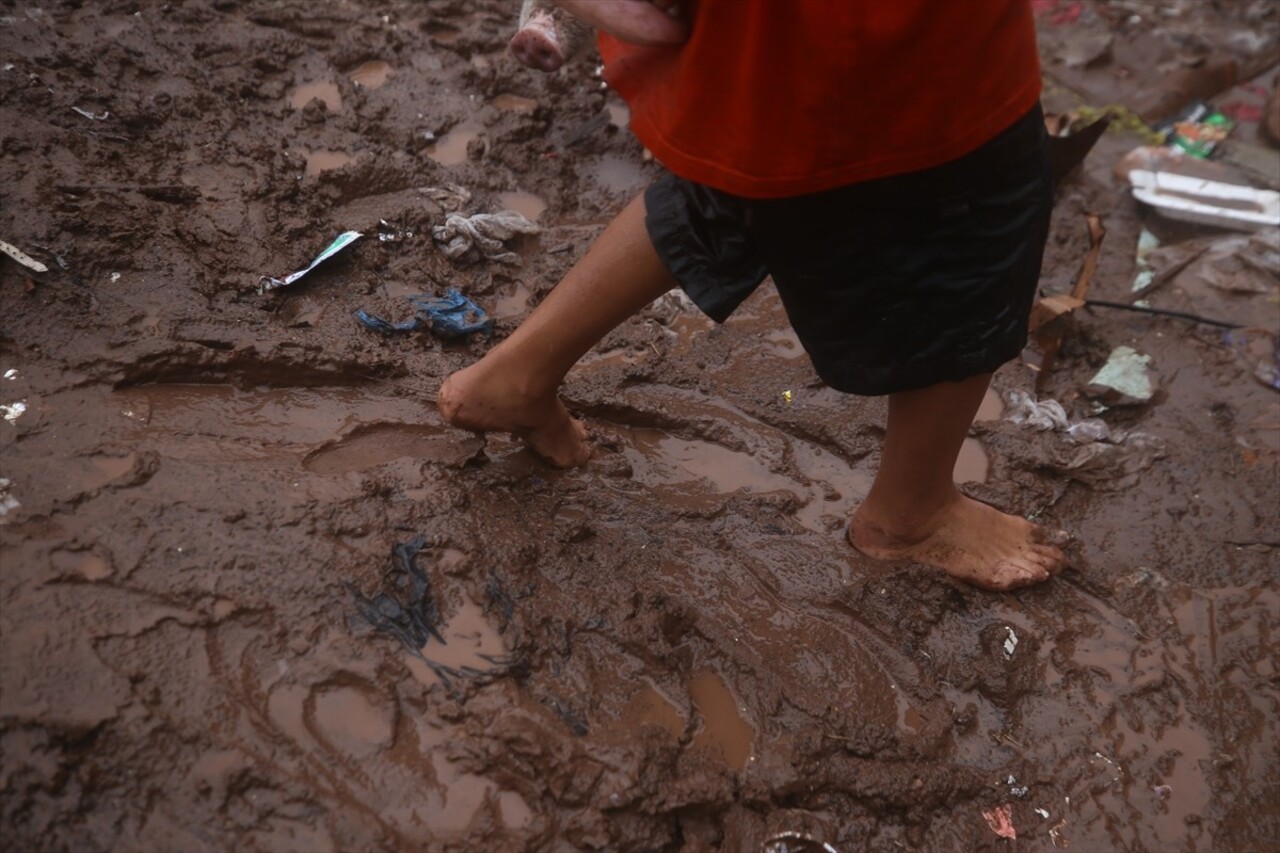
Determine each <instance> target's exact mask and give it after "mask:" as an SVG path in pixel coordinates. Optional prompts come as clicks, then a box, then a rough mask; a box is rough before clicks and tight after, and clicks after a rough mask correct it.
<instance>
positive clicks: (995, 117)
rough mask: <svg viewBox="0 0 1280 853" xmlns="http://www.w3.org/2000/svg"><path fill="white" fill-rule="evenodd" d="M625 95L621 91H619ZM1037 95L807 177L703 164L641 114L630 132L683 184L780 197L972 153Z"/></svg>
mask: <svg viewBox="0 0 1280 853" xmlns="http://www.w3.org/2000/svg"><path fill="white" fill-rule="evenodd" d="M624 94H625V93H624ZM1039 97H1040V80H1039V78H1038V77H1037V78H1033V79H1032V80H1031V81H1029V82H1028V83H1027V84H1026V85H1025V86H1023V87H1022V88H1021V89H1019V90H1018V91H1017V92H1015V93H1014V94H1013V95H1012V96H1010V97H1009V98H1008V99H1007V100H1006V101H1005V102H1004V103H1003V104H1002V105H1001V106H1000V107H999V108H997V109H995V110H992V112H991V113H990V118H988V119H987V120H986V121H984V122H982V123H981V124H980V125H978V126H976V127H974V128H973V129H972V130H970V131H969V132H968V133H965V134H963V135H961V136H959V137H955V138H952V139H948V140H947V141H946V142H945V143H944V144H941V145H936V146H933V147H931V148H928V149H925V150H923V151H916V152H911V153H907V154H895V155H894V156H892V157H883V158H879V159H877V160H871V161H864V162H859V163H852V164H849V165H846V166H841V167H838V168H834V169H827V170H824V171H820V172H816V173H814V174H809V175H777V176H767V177H761V176H754V175H748V174H745V173H742V172H739V171H737V170H734V169H731V168H729V167H727V166H725V164H723V163H716V162H713V161H710V160H706V159H703V158H700V157H697V156H694V155H692V154H689V153H687V152H685V151H682V150H680V148H678V147H677V146H675V145H673V144H671V143H670V142H668V141H667V140H666V139H665V138H663V136H662V134H661V133H659V132H658V130H657V128H656V127H654V126H653V125H652V124H650V123H649V122H647V121H646V120H645V119H644V117H643V116H634V117H633V120H632V125H631V131H632V133H634V134H635V136H636V138H637V139H639V140H640V142H641V143H642V144H643V145H644V146H645V147H646V148H648V149H649V151H650V152H652V153H653V156H654V157H655V158H656V159H657V160H658V162H660V163H662V165H663V166H665V167H666V168H667V169H669V170H670V171H671V172H673V173H675V174H677V175H679V176H680V177H682V178H684V179H685V180H689V181H694V182H695V183H699V184H703V185H704V186H709V187H712V188H713V189H717V190H720V191H721V192H726V193H729V194H731V195H736V196H740V197H742V198H786V197H788V196H796V195H806V194H809V193H816V192H822V191H824V190H830V189H835V188H836V187H841V186H847V185H849V184H855V183H860V182H862V181H867V180H872V179H875V178H887V177H890V176H892V175H900V174H904V173H906V172H916V171H920V170H923V169H930V168H933V167H934V166H940V165H942V164H943V163H948V162H950V161H952V160H955V159H957V158H959V157H963V156H964V155H965V154H968V153H970V152H971V151H975V150H977V149H978V148H980V147H981V146H982V145H984V144H985V143H987V142H990V141H991V140H992V139H994V138H995V137H997V136H998V135H1000V133H1001V132H1002V131H1004V130H1007V129H1008V128H1009V127H1011V126H1012V125H1013V123H1014V122H1016V121H1017V120H1018V119H1020V118H1021V117H1022V116H1024V115H1025V114H1026V112H1027V111H1028V110H1030V109H1031V108H1032V107H1033V106H1035V103H1036V101H1037V100H1038V99H1039Z"/></svg>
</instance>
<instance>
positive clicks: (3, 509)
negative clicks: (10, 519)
mask: <svg viewBox="0 0 1280 853" xmlns="http://www.w3.org/2000/svg"><path fill="white" fill-rule="evenodd" d="M12 490H13V481H12V480H10V479H9V478H8V477H0V517H2V516H6V515H8V514H9V512H10V511H11V510H15V509H17V508H18V507H20V506H22V504H20V503H18V499H17V498H15V497H14V496H13V494H12Z"/></svg>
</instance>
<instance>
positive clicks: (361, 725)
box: [304, 682, 396, 758]
mask: <svg viewBox="0 0 1280 853" xmlns="http://www.w3.org/2000/svg"><path fill="white" fill-rule="evenodd" d="M304 715H305V716H304V719H305V721H306V725H307V728H308V730H310V732H311V734H312V735H313V736H314V737H315V738H316V739H317V740H321V741H323V742H325V743H328V744H330V745H331V746H333V747H334V748H335V749H338V750H340V751H341V752H343V753H345V754H347V755H349V756H351V757H353V758H367V757H368V756H370V755H374V754H375V753H378V752H380V751H382V750H383V749H386V748H387V747H389V746H391V743H392V741H393V740H394V739H395V726H396V709H395V706H394V705H392V704H391V703H389V702H387V701H385V699H383V697H381V696H379V695H378V693H377V692H376V691H375V690H374V688H373V687H372V686H371V685H367V684H364V683H361V682H354V683H350V684H342V685H335V686H328V687H326V686H323V685H321V686H318V687H316V688H314V691H313V692H312V693H311V695H310V696H309V697H308V700H307V702H306V704H305V706H304Z"/></svg>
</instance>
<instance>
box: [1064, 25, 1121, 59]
mask: <svg viewBox="0 0 1280 853" xmlns="http://www.w3.org/2000/svg"><path fill="white" fill-rule="evenodd" d="M1113 39H1114V37H1113V36H1112V35H1111V33H1110V32H1109V31H1106V30H1102V31H1098V30H1089V29H1078V30H1072V31H1071V32H1070V33H1068V34H1067V35H1066V36H1064V37H1063V38H1062V39H1061V40H1060V41H1059V43H1058V50H1057V54H1058V60H1059V61H1061V62H1062V64H1063V65H1065V66H1067V67H1068V68H1088V67H1089V66H1090V65H1097V64H1098V63H1101V62H1105V61H1107V60H1109V59H1110V58H1111V43H1112V41H1113Z"/></svg>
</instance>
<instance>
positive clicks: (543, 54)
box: [508, 13, 565, 71]
mask: <svg viewBox="0 0 1280 853" xmlns="http://www.w3.org/2000/svg"><path fill="white" fill-rule="evenodd" d="M508 47H510V49H511V53H512V54H513V55H514V56H515V58H516V59H517V60H518V61H519V62H520V64H521V65H525V66H528V67H529V68H533V69H536V70H538V71H556V70H557V69H559V68H560V66H562V65H564V60H565V52H564V48H563V46H562V45H561V43H560V36H559V34H558V33H557V27H556V22H555V20H554V19H552V17H551V16H550V15H548V14H545V13H542V14H536V15H534V16H533V17H531V18H529V20H527V21H525V22H524V24H523V26H521V27H520V30H519V31H518V32H517V33H516V34H515V35H514V36H512V37H511V41H510V43H509V44H508Z"/></svg>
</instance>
